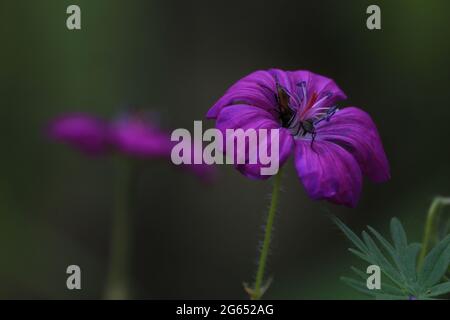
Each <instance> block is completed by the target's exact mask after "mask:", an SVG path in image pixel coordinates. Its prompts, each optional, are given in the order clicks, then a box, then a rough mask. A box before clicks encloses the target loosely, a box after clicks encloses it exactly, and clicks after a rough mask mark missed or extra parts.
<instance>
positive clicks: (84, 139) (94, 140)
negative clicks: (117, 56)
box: [47, 113, 213, 181]
mask: <svg viewBox="0 0 450 320" xmlns="http://www.w3.org/2000/svg"><path fill="white" fill-rule="evenodd" d="M47 133H48V136H49V137H50V138H51V139H53V140H55V141H59V142H62V143H66V144H68V145H69V146H71V147H73V148H75V149H77V150H79V151H81V152H82V153H85V154H88V155H93V156H99V155H111V154H113V153H119V154H123V155H125V156H128V157H131V158H136V159H142V160H146V159H160V158H161V159H167V160H169V161H170V154H171V150H172V147H173V145H174V142H172V141H171V140H170V135H169V134H168V133H167V132H165V131H163V130H161V129H160V128H158V127H157V126H156V125H155V124H154V123H153V122H152V121H151V120H150V119H148V117H145V116H144V115H142V114H139V113H128V114H125V115H123V116H120V117H118V118H117V119H116V120H114V121H111V122H108V121H105V120H102V119H99V118H97V117H95V116H92V115H89V114H82V113H71V114H65V115H62V116H59V117H57V118H55V119H54V120H52V121H50V123H49V126H48V128H47ZM181 167H182V168H185V169H188V170H189V171H191V172H193V173H195V174H196V175H198V176H199V177H200V178H201V179H203V180H206V181H209V180H210V178H211V176H212V175H213V168H212V166H208V165H204V164H201V165H182V166H181Z"/></svg>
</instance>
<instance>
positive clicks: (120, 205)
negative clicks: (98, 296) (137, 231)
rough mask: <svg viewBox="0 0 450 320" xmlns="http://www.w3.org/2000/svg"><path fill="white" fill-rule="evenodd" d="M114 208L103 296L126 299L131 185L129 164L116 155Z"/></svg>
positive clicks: (127, 294)
mask: <svg viewBox="0 0 450 320" xmlns="http://www.w3.org/2000/svg"><path fill="white" fill-rule="evenodd" d="M116 163H117V172H116V174H117V178H116V181H115V195H114V209H113V210H114V211H113V217H112V223H111V239H110V252H109V254H110V258H109V259H110V260H109V266H108V268H109V271H108V278H107V284H106V288H105V293H104V297H105V299H114V300H120V299H127V298H129V287H128V272H129V269H128V267H129V266H128V262H129V259H130V257H129V250H130V221H129V218H130V217H129V212H128V209H129V197H130V186H131V183H130V182H131V169H132V168H131V163H130V161H129V160H128V159H124V158H119V157H118V158H117V159H116Z"/></svg>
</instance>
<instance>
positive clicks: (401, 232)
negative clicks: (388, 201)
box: [391, 218, 407, 253]
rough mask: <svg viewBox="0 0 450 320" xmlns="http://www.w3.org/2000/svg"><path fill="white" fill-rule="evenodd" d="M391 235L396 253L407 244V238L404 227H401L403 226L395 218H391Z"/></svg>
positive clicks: (404, 248)
mask: <svg viewBox="0 0 450 320" xmlns="http://www.w3.org/2000/svg"><path fill="white" fill-rule="evenodd" d="M391 235H392V240H393V241H394V245H395V249H396V250H397V253H400V252H402V251H404V250H406V246H407V238H406V233H405V229H403V226H402V224H401V222H400V220H398V219H397V218H392V219H391Z"/></svg>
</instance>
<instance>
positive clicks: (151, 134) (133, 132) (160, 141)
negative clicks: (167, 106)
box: [111, 116, 173, 158]
mask: <svg viewBox="0 0 450 320" xmlns="http://www.w3.org/2000/svg"><path fill="white" fill-rule="evenodd" d="M112 128H113V129H112V137H111V140H112V142H113V143H114V145H115V146H116V148H117V150H118V151H119V152H122V153H124V154H127V155H129V156H132V157H137V158H158V157H170V151H171V149H172V146H173V143H172V142H171V141H170V136H169V134H167V133H165V132H163V131H161V130H159V129H158V128H156V127H155V126H154V125H153V124H152V123H150V122H148V121H144V120H143V119H141V118H139V117H138V116H127V117H123V118H121V119H119V120H118V121H116V122H115V123H114V124H113V126H112Z"/></svg>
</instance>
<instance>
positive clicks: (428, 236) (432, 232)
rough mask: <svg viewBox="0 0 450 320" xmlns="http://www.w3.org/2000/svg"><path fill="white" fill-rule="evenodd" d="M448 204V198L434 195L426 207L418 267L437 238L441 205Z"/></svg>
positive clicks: (449, 199) (449, 200)
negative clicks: (428, 207)
mask: <svg viewBox="0 0 450 320" xmlns="http://www.w3.org/2000/svg"><path fill="white" fill-rule="evenodd" d="M448 205H450V198H444V197H436V198H434V200H433V202H432V203H431V206H430V209H428V214H427V220H426V222H425V231H424V234H423V240H422V249H421V251H420V255H419V269H420V268H421V267H422V264H423V261H424V259H425V256H426V254H427V252H428V250H429V248H431V247H432V242H433V241H435V240H436V239H437V232H438V230H437V220H438V217H439V212H440V210H441V208H442V207H443V206H448Z"/></svg>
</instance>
